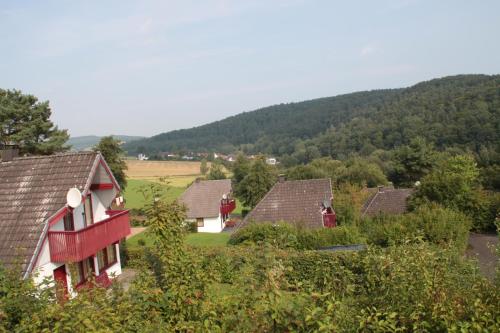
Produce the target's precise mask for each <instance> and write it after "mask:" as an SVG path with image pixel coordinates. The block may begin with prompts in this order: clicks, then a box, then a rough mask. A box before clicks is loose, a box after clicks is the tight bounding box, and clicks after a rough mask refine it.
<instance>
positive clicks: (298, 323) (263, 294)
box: [0, 241, 500, 332]
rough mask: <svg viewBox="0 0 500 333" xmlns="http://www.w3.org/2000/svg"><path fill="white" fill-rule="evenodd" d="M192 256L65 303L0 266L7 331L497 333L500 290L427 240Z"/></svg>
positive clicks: (0, 313) (0, 312)
mask: <svg viewBox="0 0 500 333" xmlns="http://www.w3.org/2000/svg"><path fill="white" fill-rule="evenodd" d="M191 251H192V252H187V253H186V257H185V259H186V260H190V261H191V263H190V264H188V263H187V262H185V261H182V264H183V265H184V266H185V267H184V268H182V269H181V268H180V267H167V266H163V267H162V268H161V270H162V272H160V275H161V276H162V277H163V279H157V278H156V275H155V274H151V271H150V270H149V269H146V270H144V271H143V272H141V273H140V274H139V276H138V278H137V279H136V281H135V282H134V284H133V286H132V288H131V289H130V290H129V291H128V292H124V291H123V290H121V288H120V286H119V285H116V286H115V287H114V288H113V289H112V290H111V291H108V292H106V291H105V290H102V289H99V288H96V289H93V290H90V291H87V292H82V293H81V294H80V295H78V296H77V297H75V298H73V299H70V300H68V301H66V302H64V303H62V304H59V303H57V302H55V301H54V300H53V299H52V298H51V297H50V296H49V295H50V294H49V291H50V290H47V291H46V292H40V291H38V290H37V289H35V288H34V287H33V286H32V285H31V284H30V283H29V281H22V280H19V278H18V277H15V275H12V274H8V273H6V272H5V271H0V281H1V288H0V319H1V320H0V332H94V331H98V332H117V331H119V332H161V331H164V332H173V331H177V332H387V331H393V332H446V331H450V332H498V330H499V329H500V293H499V285H497V284H494V283H493V282H490V281H488V280H486V279H484V278H482V277H481V276H480V275H479V273H478V270H477V268H476V267H475V266H474V265H473V264H472V263H470V262H468V261H466V260H464V259H463V257H462V256H461V255H458V254H457V253H456V251H454V250H452V249H449V250H448V249H442V248H440V247H438V246H435V245H431V244H428V243H425V242H419V241H414V242H413V243H412V244H410V245H402V246H393V247H389V248H386V249H384V248H380V247H374V248H369V249H368V250H367V251H363V252H357V253H356V252H354V253H352V252H347V253H330V252H321V251H295V250H290V249H289V250H280V249H276V248H275V247H272V246H261V247H251V246H248V247H247V246H244V247H242V246H233V247H228V248H222V249H212V250H206V249H192V250H191ZM202 253H203V254H204V255H201V254H202ZM196 258H198V259H196ZM157 273H158V272H157ZM181 273H182V274H183V277H184V283H179V282H180V279H181V276H180V275H179V276H178V275H177V274H181ZM193 279H197V280H196V281H195V280H193ZM198 281H202V282H203V283H204V286H203V287H202V286H200V285H199V283H198ZM200 288H201V289H200Z"/></svg>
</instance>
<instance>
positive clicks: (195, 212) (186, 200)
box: [179, 179, 236, 232]
mask: <svg viewBox="0 0 500 333" xmlns="http://www.w3.org/2000/svg"><path fill="white" fill-rule="evenodd" d="M232 192H233V191H232V185H231V180H230V179H221V180H200V179H198V180H196V181H195V182H194V183H193V184H191V186H189V187H188V188H187V190H186V191H185V192H184V193H183V194H182V195H181V197H180V198H179V202H180V203H182V204H184V205H185V206H186V208H187V212H186V213H187V222H190V223H196V225H197V228H198V232H221V231H222V230H223V229H224V228H225V227H226V222H227V221H228V219H229V215H230V214H231V212H232V211H233V210H234V209H235V208H236V201H235V200H234V199H233V198H232Z"/></svg>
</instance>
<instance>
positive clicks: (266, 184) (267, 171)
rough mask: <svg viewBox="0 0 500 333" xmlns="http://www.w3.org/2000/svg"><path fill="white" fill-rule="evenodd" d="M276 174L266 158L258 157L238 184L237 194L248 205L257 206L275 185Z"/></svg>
mask: <svg viewBox="0 0 500 333" xmlns="http://www.w3.org/2000/svg"><path fill="white" fill-rule="evenodd" d="M275 181H276V175H275V173H274V172H273V170H272V169H271V167H270V166H269V165H267V164H266V162H265V160H264V158H258V159H256V160H255V161H254V162H253V163H252V166H251V167H250V170H249V171H248V174H247V175H246V176H245V178H243V180H242V181H241V182H240V184H239V186H238V192H237V196H238V198H239V199H240V200H241V201H243V203H244V204H245V206H246V207H251V208H253V207H255V206H256V205H257V204H258V203H259V201H260V200H261V199H262V198H263V197H264V195H266V193H267V192H268V191H269V190H270V189H271V187H273V185H274V183H275Z"/></svg>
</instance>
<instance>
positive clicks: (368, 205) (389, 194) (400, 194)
mask: <svg viewBox="0 0 500 333" xmlns="http://www.w3.org/2000/svg"><path fill="white" fill-rule="evenodd" d="M373 192H374V193H373V194H372V195H371V196H370V197H369V198H368V200H367V201H366V202H365V204H364V205H363V208H362V209H361V214H362V216H375V215H377V214H380V213H383V214H403V213H406V211H407V204H406V201H407V199H408V197H409V196H410V195H411V194H412V193H413V189H411V188H398V189H394V188H383V189H380V190H378V189H373Z"/></svg>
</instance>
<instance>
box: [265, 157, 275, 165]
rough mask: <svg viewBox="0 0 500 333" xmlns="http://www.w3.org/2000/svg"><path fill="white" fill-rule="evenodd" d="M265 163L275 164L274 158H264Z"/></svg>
mask: <svg viewBox="0 0 500 333" xmlns="http://www.w3.org/2000/svg"><path fill="white" fill-rule="evenodd" d="M266 163H267V164H269V165H276V158H274V157H268V158H266Z"/></svg>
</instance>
